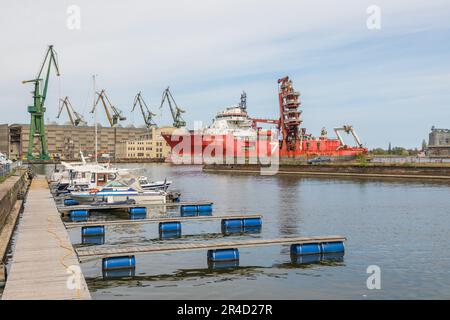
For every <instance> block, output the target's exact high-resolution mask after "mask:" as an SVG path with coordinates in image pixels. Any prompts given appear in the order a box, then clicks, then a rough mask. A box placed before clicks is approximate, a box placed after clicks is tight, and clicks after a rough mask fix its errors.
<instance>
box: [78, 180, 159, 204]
mask: <svg viewBox="0 0 450 320" xmlns="http://www.w3.org/2000/svg"><path fill="white" fill-rule="evenodd" d="M70 198H72V199H73V200H75V201H77V202H79V203H87V202H105V203H122V202H134V203H139V204H151V203H152V204H154V203H157V204H164V203H166V199H167V193H166V192H165V191H162V190H159V191H158V190H143V189H142V188H140V186H139V185H138V183H137V182H136V180H135V179H131V180H130V181H124V180H122V181H111V182H108V183H107V184H106V185H105V186H104V187H102V188H101V189H91V190H89V191H72V192H71V193H70Z"/></svg>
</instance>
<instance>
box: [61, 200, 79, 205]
mask: <svg viewBox="0 0 450 320" xmlns="http://www.w3.org/2000/svg"><path fill="white" fill-rule="evenodd" d="M77 204H78V202H77V201H75V200H73V199H64V205H65V206H75V205H77Z"/></svg>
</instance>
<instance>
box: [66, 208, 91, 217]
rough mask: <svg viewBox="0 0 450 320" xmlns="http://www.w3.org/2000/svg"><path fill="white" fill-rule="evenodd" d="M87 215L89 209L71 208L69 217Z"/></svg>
mask: <svg viewBox="0 0 450 320" xmlns="http://www.w3.org/2000/svg"><path fill="white" fill-rule="evenodd" d="M88 215H89V211H87V210H72V211H70V216H71V217H87V216H88Z"/></svg>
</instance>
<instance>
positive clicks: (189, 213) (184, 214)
mask: <svg viewBox="0 0 450 320" xmlns="http://www.w3.org/2000/svg"><path fill="white" fill-rule="evenodd" d="M180 215H181V216H182V217H195V216H198V215H199V213H198V212H197V211H181V212H180Z"/></svg>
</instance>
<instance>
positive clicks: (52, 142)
mask: <svg viewBox="0 0 450 320" xmlns="http://www.w3.org/2000/svg"><path fill="white" fill-rule="evenodd" d="M29 130H30V125H28V124H12V125H9V126H8V125H0V149H1V150H3V149H5V151H7V152H5V153H6V154H8V156H9V158H10V159H25V158H26V156H27V152H28V143H29V132H30V131H29ZM45 132H46V135H47V144H48V152H49V155H50V157H52V158H54V157H60V158H61V159H63V160H77V159H79V158H80V150H81V151H82V152H83V153H84V154H85V155H94V154H95V127H94V126H83V127H74V126H70V125H57V124H47V125H46V126H45ZM148 134H149V131H148V129H147V128H135V127H126V128H124V127H113V128H110V127H102V126H100V125H98V127H97V145H98V147H97V148H98V155H99V157H101V156H103V157H105V158H110V159H112V160H114V159H115V155H116V151H117V150H116V146H118V145H119V143H120V142H121V141H127V140H134V139H137V138H139V137H141V136H143V135H148ZM150 135H151V132H150ZM1 150H0V151H1ZM34 152H38V145H35V150H34Z"/></svg>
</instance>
